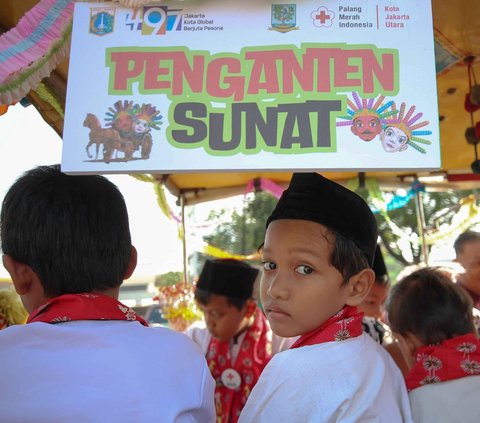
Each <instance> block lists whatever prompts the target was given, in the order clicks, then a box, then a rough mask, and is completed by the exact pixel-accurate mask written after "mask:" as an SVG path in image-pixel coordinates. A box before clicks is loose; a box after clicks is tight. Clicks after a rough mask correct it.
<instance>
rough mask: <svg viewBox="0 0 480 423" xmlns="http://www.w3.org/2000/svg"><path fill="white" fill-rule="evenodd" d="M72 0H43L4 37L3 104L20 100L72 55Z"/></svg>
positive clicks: (0, 57)
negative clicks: (70, 48)
mask: <svg viewBox="0 0 480 423" xmlns="http://www.w3.org/2000/svg"><path fill="white" fill-rule="evenodd" d="M73 5H74V2H73V1H72V0H40V1H39V2H38V3H37V4H36V5H35V6H34V7H33V8H32V9H30V10H29V11H28V12H27V13H26V14H25V15H24V16H23V17H22V18H21V19H20V21H19V22H18V24H17V26H16V27H14V28H12V29H10V30H9V31H7V32H5V33H4V34H2V35H1V36H0V63H2V66H1V67H0V104H3V105H9V104H13V103H15V102H17V101H19V100H20V99H21V98H22V97H24V96H25V95H26V94H27V93H28V92H29V91H30V90H31V89H35V88H37V86H38V84H39V83H40V81H41V80H42V79H43V78H45V77H46V76H48V75H50V73H51V71H52V70H53V69H54V68H55V67H56V66H57V65H58V63H60V62H61V61H62V60H63V59H64V58H65V57H67V55H68V51H69V44H70V43H69V40H70V35H71V31H72V16H73Z"/></svg>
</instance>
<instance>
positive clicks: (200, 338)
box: [185, 320, 298, 362]
mask: <svg viewBox="0 0 480 423" xmlns="http://www.w3.org/2000/svg"><path fill="white" fill-rule="evenodd" d="M267 324H268V322H267ZM245 334H246V332H244V333H242V334H241V335H240V336H239V337H238V339H237V342H236V343H233V341H232V340H230V355H231V357H232V361H233V362H235V359H236V358H237V355H238V352H239V351H240V346H241V345H242V341H243V338H245ZM185 335H187V336H188V337H189V338H191V339H192V340H193V341H194V342H195V343H196V344H197V345H198V346H199V347H200V348H201V350H202V351H203V354H207V351H208V346H209V344H210V341H211V340H212V335H211V334H210V332H209V331H208V329H207V326H206V325H205V322H204V321H202V320H201V321H198V322H195V323H194V324H193V325H192V326H190V327H189V328H188V329H187V330H186V331H185ZM267 337H268V339H269V340H270V341H271V342H272V354H277V353H279V352H281V351H284V350H287V349H289V348H290V347H291V346H292V345H293V343H294V342H295V341H296V340H297V339H298V337H295V338H282V337H280V336H278V335H275V334H274V333H273V332H272V330H271V329H270V327H269V329H268V333H267Z"/></svg>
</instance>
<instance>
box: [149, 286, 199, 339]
mask: <svg viewBox="0 0 480 423" xmlns="http://www.w3.org/2000/svg"><path fill="white" fill-rule="evenodd" d="M158 290H159V293H158V296H156V297H155V298H154V299H156V300H158V301H159V302H160V303H163V307H162V309H163V312H162V314H163V317H164V318H165V319H167V320H168V323H169V326H170V327H171V328H172V329H174V330H177V331H179V332H183V331H184V330H185V329H187V328H188V327H189V326H190V325H191V324H192V323H194V322H196V321H198V320H201V319H202V318H203V316H202V312H201V311H200V309H199V308H198V307H197V305H196V303H195V299H194V290H195V285H193V284H191V283H186V282H179V283H176V284H175V285H169V286H162V287H160V288H159V289H158Z"/></svg>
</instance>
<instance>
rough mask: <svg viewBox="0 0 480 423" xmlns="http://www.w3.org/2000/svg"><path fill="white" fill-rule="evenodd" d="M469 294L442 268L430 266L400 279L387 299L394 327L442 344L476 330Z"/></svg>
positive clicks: (427, 340)
mask: <svg viewBox="0 0 480 423" xmlns="http://www.w3.org/2000/svg"><path fill="white" fill-rule="evenodd" d="M472 309H473V304H472V300H471V299H470V297H469V295H468V294H467V293H466V292H465V291H464V290H463V288H461V287H460V286H459V285H457V284H455V283H454V282H452V281H451V280H450V279H449V277H448V276H447V275H446V274H445V273H444V272H442V271H441V270H440V269H436V268H431V267H426V268H423V269H420V270H417V271H415V272H413V273H411V274H410V275H408V276H406V277H405V278H403V279H402V280H400V281H399V282H397V283H396V284H395V285H394V286H393V288H392V290H391V291H390V294H389V296H388V299H387V302H386V310H387V315H388V321H389V324H390V327H391V329H392V330H393V331H394V332H397V333H399V334H400V335H407V334H412V335H415V336H416V337H417V338H418V339H419V340H420V341H421V342H422V343H423V344H425V345H434V344H439V343H441V342H442V341H444V340H446V339H450V338H452V337H454V336H458V335H465V334H467V333H473V332H475V328H474V324H473V317H472Z"/></svg>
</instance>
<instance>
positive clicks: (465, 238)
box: [453, 231, 480, 256]
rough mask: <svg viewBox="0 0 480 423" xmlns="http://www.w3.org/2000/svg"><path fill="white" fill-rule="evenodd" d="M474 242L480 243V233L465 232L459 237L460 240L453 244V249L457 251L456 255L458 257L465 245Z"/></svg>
mask: <svg viewBox="0 0 480 423" xmlns="http://www.w3.org/2000/svg"><path fill="white" fill-rule="evenodd" d="M473 241H480V233H479V232H474V231H465V232H463V233H462V234H460V235H459V236H458V238H457V239H456V240H455V242H454V243H453V248H454V250H455V254H456V255H457V256H458V255H459V254H460V253H461V252H462V250H463V247H464V245H465V244H467V243H469V242H473Z"/></svg>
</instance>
